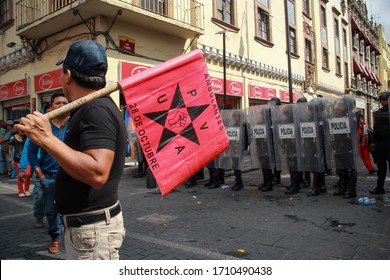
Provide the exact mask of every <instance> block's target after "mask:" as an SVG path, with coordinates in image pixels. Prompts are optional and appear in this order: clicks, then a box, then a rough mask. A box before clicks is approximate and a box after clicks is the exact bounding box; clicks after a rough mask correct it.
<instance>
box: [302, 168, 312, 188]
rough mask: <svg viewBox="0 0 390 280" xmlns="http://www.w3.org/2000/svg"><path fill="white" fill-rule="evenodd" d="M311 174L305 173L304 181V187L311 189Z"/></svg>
mask: <svg viewBox="0 0 390 280" xmlns="http://www.w3.org/2000/svg"><path fill="white" fill-rule="evenodd" d="M310 183H311V182H310V172H307V171H305V172H304V179H303V187H304V188H308V187H310Z"/></svg>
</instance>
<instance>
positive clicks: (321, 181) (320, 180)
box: [318, 172, 328, 193]
mask: <svg viewBox="0 0 390 280" xmlns="http://www.w3.org/2000/svg"><path fill="white" fill-rule="evenodd" d="M318 177H319V178H318V184H319V185H320V193H327V192H328V190H327V189H326V185H325V172H322V173H319V174H318Z"/></svg>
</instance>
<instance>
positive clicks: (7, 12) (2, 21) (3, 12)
mask: <svg viewBox="0 0 390 280" xmlns="http://www.w3.org/2000/svg"><path fill="white" fill-rule="evenodd" d="M11 20H12V1H11V0H0V27H5V26H6V25H8V24H9V22H10V21H11Z"/></svg>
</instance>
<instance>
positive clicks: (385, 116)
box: [370, 92, 390, 194]
mask: <svg viewBox="0 0 390 280" xmlns="http://www.w3.org/2000/svg"><path fill="white" fill-rule="evenodd" d="M389 93H390V92H388V93H382V94H381V96H380V97H379V98H380V99H381V98H383V100H387V98H386V97H389V95H390V94H389ZM382 95H383V96H382ZM385 98H386V99H385ZM389 123H390V120H389V105H388V104H387V105H384V106H383V107H382V108H380V109H379V110H378V111H376V113H375V123H374V133H373V141H374V144H375V148H374V159H375V162H376V165H377V167H378V179H377V186H376V188H375V189H374V190H372V191H370V194H384V193H385V189H384V186H385V179H386V172H387V163H389V165H390V124H389Z"/></svg>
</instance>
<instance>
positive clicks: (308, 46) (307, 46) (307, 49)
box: [305, 39, 313, 63]
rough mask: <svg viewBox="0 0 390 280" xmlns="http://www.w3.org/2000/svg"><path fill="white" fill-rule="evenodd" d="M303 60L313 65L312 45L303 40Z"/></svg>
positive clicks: (308, 41)
mask: <svg viewBox="0 0 390 280" xmlns="http://www.w3.org/2000/svg"><path fill="white" fill-rule="evenodd" d="M305 60H306V62H310V63H313V52H312V43H311V41H310V40H308V39H305Z"/></svg>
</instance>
